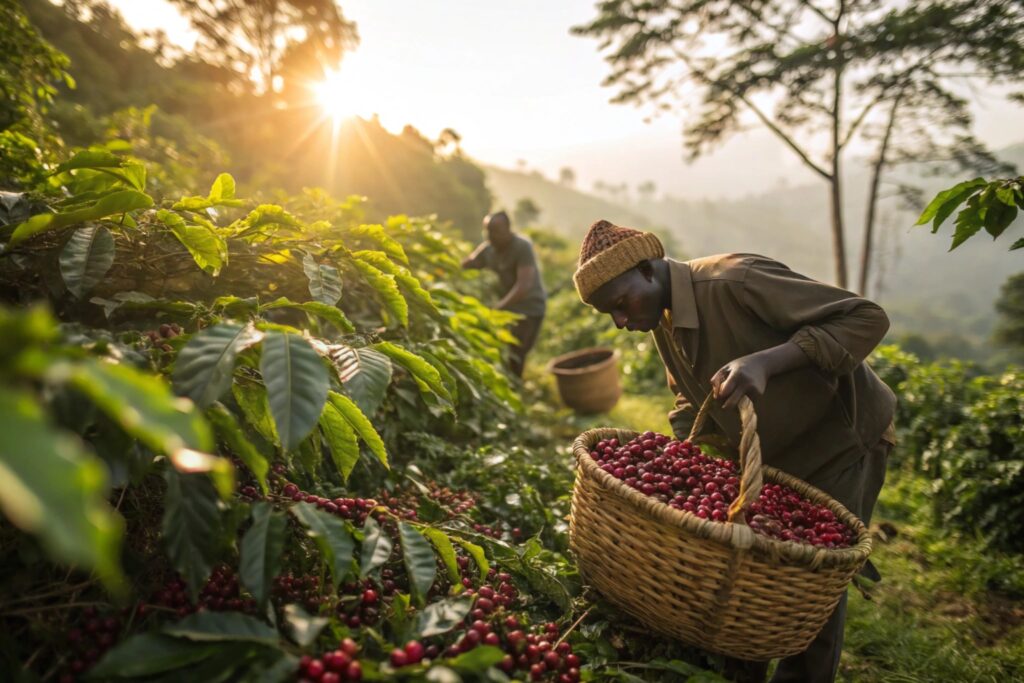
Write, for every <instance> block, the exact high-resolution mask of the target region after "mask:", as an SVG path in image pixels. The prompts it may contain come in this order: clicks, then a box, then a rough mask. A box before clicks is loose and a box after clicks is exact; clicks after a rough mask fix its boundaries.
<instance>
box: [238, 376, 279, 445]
mask: <svg viewBox="0 0 1024 683" xmlns="http://www.w3.org/2000/svg"><path fill="white" fill-rule="evenodd" d="M231 393H232V395H233V396H234V397H235V401H236V402H237V403H238V407H239V408H241V409H242V413H243V414H244V415H245V420H246V422H248V423H249V424H250V425H252V428H253V429H255V430H256V433H257V434H259V435H260V436H262V437H263V439H264V440H265V441H266V442H267V443H271V444H274V445H276V446H280V445H281V438H280V437H279V436H278V435H277V428H276V427H275V426H274V419H273V417H271V415H270V402H269V401H268V400H267V390H266V389H265V388H264V387H262V386H260V385H258V384H248V383H238V382H236V383H235V384H234V385H233V386H232V388H231Z"/></svg>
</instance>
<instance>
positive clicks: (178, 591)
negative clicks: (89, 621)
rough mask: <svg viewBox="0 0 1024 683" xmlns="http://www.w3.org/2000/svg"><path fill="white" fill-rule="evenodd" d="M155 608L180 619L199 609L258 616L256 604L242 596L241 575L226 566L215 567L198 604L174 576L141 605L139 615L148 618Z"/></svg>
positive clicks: (177, 577)
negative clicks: (175, 615) (239, 578)
mask: <svg viewBox="0 0 1024 683" xmlns="http://www.w3.org/2000/svg"><path fill="white" fill-rule="evenodd" d="M153 606H156V607H158V608H163V609H165V610H166V609H169V610H174V612H175V614H177V616H178V617H184V616H186V615H188V614H192V613H193V612H196V611H198V610H200V609H208V610H211V611H214V612H247V613H249V614H255V613H256V601H255V600H253V599H252V598H243V597H242V595H241V589H240V586H239V583H238V575H237V574H236V573H235V571H234V570H233V569H231V568H230V567H228V566H227V565H219V566H217V567H214V569H213V572H211V574H210V578H209V579H207V580H206V583H205V584H204V585H203V587H202V589H201V590H200V592H199V601H198V602H197V603H196V604H193V603H192V601H191V600H190V599H189V596H188V593H187V587H186V584H185V581H184V580H183V579H182V578H181V577H180V576H173V577H171V578H170V579H168V580H167V582H166V583H165V584H164V586H163V587H162V588H160V589H159V590H157V591H156V592H155V593H153V596H152V598H151V600H150V603H149V604H145V603H144V604H141V605H139V610H138V614H139V616H140V617H144V616H146V615H147V614H148V613H149V612H150V610H151V609H152V607H153Z"/></svg>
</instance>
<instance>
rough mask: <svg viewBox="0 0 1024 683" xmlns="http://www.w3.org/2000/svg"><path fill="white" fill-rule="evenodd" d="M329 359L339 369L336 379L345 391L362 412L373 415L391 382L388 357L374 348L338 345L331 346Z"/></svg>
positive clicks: (368, 415)
mask: <svg viewBox="0 0 1024 683" xmlns="http://www.w3.org/2000/svg"><path fill="white" fill-rule="evenodd" d="M331 360H333V361H334V365H335V367H337V369H338V379H340V380H341V383H342V385H344V387H345V393H347V394H348V395H349V396H350V397H351V398H352V400H353V401H355V402H356V405H358V406H359V410H361V411H363V414H364V415H366V416H367V417H372V416H373V415H374V414H375V413H376V412H377V409H378V408H380V404H381V403H383V402H384V397H385V396H386V395H387V391H388V385H389V384H391V359H390V358H388V357H387V356H385V355H384V354H383V353H381V352H380V351H375V350H373V349H369V348H359V349H357V348H354V347H352V346H346V345H344V344H337V345H335V346H332V347H331Z"/></svg>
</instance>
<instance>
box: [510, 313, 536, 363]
mask: <svg viewBox="0 0 1024 683" xmlns="http://www.w3.org/2000/svg"><path fill="white" fill-rule="evenodd" d="M543 322H544V316H543V315H529V316H526V317H525V318H522V319H520V320H519V321H518V322H517V323H516V324H515V325H513V326H512V330H511V331H512V336H513V337H515V338H516V339H517V340H518V343H517V344H515V345H513V346H512V347H510V348H509V351H510V356H509V362H508V365H509V370H511V371H512V372H513V373H514V374H515V376H516V377H522V376H523V368H525V367H526V355H527V354H528V353H530V349H532V348H533V345H534V344H536V343H537V337H538V336H539V335H540V326H541V323H543Z"/></svg>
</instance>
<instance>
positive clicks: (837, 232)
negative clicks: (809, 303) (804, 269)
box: [830, 59, 846, 289]
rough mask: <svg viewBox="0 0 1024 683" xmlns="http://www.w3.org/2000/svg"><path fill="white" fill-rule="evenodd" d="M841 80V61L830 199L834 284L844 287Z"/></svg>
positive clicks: (835, 92) (837, 75) (834, 106)
mask: <svg viewBox="0 0 1024 683" xmlns="http://www.w3.org/2000/svg"><path fill="white" fill-rule="evenodd" d="M842 81H843V62H842V61H841V59H840V61H839V62H838V64H837V65H836V73H835V85H834V88H833V99H832V178H831V188H830V189H831V193H830V198H831V201H832V254H833V257H834V258H835V268H836V284H837V285H839V286H840V287H842V288H843V289H846V244H845V238H844V235H845V232H844V230H843V196H842V188H843V183H842V175H841V173H840V171H841V169H840V163H839V155H840V153H841V152H842V143H841V142H840V137H839V136H840V127H841V122H840V115H841V113H842V105H843V102H842V94H843V91H842Z"/></svg>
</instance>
